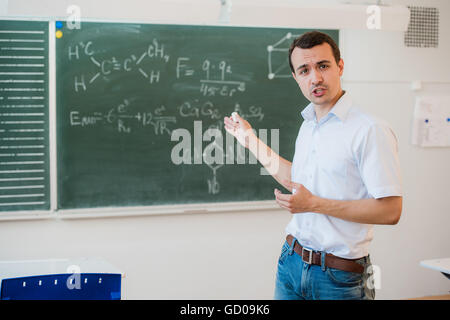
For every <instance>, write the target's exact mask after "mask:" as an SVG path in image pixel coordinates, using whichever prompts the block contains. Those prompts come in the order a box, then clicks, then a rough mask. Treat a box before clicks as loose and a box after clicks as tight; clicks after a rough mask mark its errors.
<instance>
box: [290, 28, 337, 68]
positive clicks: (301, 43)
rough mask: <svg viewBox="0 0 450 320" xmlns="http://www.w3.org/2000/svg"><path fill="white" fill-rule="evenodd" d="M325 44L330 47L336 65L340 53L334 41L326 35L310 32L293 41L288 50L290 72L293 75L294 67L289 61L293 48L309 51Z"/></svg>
mask: <svg viewBox="0 0 450 320" xmlns="http://www.w3.org/2000/svg"><path fill="white" fill-rule="evenodd" d="M325 42H326V43H328V44H329V45H330V47H331V50H332V51H333V56H334V60H336V63H337V64H338V63H339V61H340V60H341V52H340V51H339V47H338V46H337V44H336V42H334V40H333V39H332V38H331V37H330V36H329V35H327V34H326V33H323V32H319V31H310V32H306V33H304V34H302V35H301V36H299V37H298V38H296V39H294V41H293V42H292V44H291V47H290V48H289V66H290V67H291V71H292V72H293V73H295V70H294V66H293V65H292V61H291V56H292V51H294V49H295V48H301V49H310V48H312V47H315V46H318V45H321V44H322V43H325Z"/></svg>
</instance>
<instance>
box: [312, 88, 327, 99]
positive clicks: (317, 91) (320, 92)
mask: <svg viewBox="0 0 450 320" xmlns="http://www.w3.org/2000/svg"><path fill="white" fill-rule="evenodd" d="M326 91H327V89H325V88H323V87H318V88H315V89H314V90H313V91H312V94H313V95H314V96H315V97H321V96H323V95H324V94H325V92H326Z"/></svg>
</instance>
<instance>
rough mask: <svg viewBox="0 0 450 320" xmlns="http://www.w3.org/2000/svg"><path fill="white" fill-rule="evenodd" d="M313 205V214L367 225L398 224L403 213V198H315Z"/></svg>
mask: <svg viewBox="0 0 450 320" xmlns="http://www.w3.org/2000/svg"><path fill="white" fill-rule="evenodd" d="M311 203H312V212H317V213H322V214H326V215H329V216H333V217H336V218H340V219H343V220H348V221H352V222H357V223H365V224H397V222H398V221H399V219H400V215H401V211H402V197H386V198H380V199H362V200H350V201H343V200H331V199H325V198H320V197H317V196H314V199H313V201H312V202H311ZM300 214H301V213H300Z"/></svg>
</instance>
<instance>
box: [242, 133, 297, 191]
mask: <svg viewBox="0 0 450 320" xmlns="http://www.w3.org/2000/svg"><path fill="white" fill-rule="evenodd" d="M248 149H249V150H250V152H251V153H252V154H253V155H254V156H255V158H256V159H258V161H259V162H260V163H261V165H262V166H263V167H264V168H266V170H267V171H268V172H269V174H271V175H272V177H274V179H275V180H276V181H278V183H280V184H281V185H282V186H284V187H285V188H286V189H288V190H290V189H289V188H288V186H286V184H285V182H286V181H291V167H292V162H290V161H288V160H286V159H284V158H282V157H280V156H279V155H278V154H277V153H276V152H275V151H273V150H272V149H271V148H270V147H269V146H268V145H266V144H265V143H264V142H262V141H261V140H260V139H258V137H257V136H256V135H251V136H250V138H249V147H248Z"/></svg>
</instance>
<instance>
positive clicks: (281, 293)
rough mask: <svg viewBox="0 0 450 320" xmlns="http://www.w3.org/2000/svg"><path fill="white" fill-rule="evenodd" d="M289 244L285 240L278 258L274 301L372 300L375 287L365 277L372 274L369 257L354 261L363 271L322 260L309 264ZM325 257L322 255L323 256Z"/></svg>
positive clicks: (292, 245)
mask: <svg viewBox="0 0 450 320" xmlns="http://www.w3.org/2000/svg"><path fill="white" fill-rule="evenodd" d="M295 241H297V239H294V240H293V241H292V244H291V246H289V244H288V243H287V241H286V242H285V243H284V245H283V247H282V249H281V255H280V258H279V259H278V270H277V275H276V282H275V294H274V299H276V300H373V299H375V289H374V288H373V286H370V284H369V282H368V280H369V279H370V277H371V276H373V274H372V271H371V270H372V268H369V266H371V263H370V257H369V256H367V257H363V258H361V259H358V260H356V262H357V263H360V264H362V265H363V266H364V273H362V274H359V273H354V272H348V271H342V270H338V269H333V268H328V267H326V266H325V264H324V260H323V259H322V266H319V265H310V264H308V263H305V262H303V261H302V257H301V256H300V255H298V254H297V253H296V252H295V251H294V244H295ZM322 256H324V255H322Z"/></svg>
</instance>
